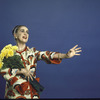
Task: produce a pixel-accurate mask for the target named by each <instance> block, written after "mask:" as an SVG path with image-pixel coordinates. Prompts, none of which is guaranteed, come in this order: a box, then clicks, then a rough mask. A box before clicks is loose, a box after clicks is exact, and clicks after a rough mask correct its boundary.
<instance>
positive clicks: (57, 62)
mask: <svg viewBox="0 0 100 100" xmlns="http://www.w3.org/2000/svg"><path fill="white" fill-rule="evenodd" d="M50 61H51V63H52V64H60V63H61V61H62V60H59V59H55V58H54V59H50Z"/></svg>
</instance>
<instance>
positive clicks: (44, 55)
mask: <svg viewBox="0 0 100 100" xmlns="http://www.w3.org/2000/svg"><path fill="white" fill-rule="evenodd" d="M56 53H58V52H52V51H38V50H36V51H35V56H37V60H44V61H45V62H46V63H47V64H60V63H61V61H62V59H57V58H53V56H54V54H56Z"/></svg>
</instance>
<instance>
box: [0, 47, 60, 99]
mask: <svg viewBox="0 0 100 100" xmlns="http://www.w3.org/2000/svg"><path fill="white" fill-rule="evenodd" d="M55 53H57V52H50V51H39V50H36V49H35V48H34V47H33V48H30V49H28V48H27V47H26V48H25V49H24V50H23V51H21V52H18V51H16V53H15V55H19V56H21V60H22V61H23V64H24V67H25V68H27V69H28V70H30V71H31V73H33V76H34V78H35V79H36V80H37V81H38V82H39V78H36V67H37V61H39V60H43V61H45V62H46V63H47V64H60V63H61V59H55V58H53V55H54V54H55ZM17 70H18V69H17V68H16V69H12V70H11V69H10V68H6V69H2V70H0V74H1V75H2V76H3V78H4V79H5V80H6V87H5V98H8V99H18V98H24V99H35V98H40V96H39V94H38V93H37V91H36V90H35V89H34V88H33V87H32V86H31V84H30V83H29V82H28V81H27V80H26V79H25V78H22V77H21V76H19V75H16V72H17Z"/></svg>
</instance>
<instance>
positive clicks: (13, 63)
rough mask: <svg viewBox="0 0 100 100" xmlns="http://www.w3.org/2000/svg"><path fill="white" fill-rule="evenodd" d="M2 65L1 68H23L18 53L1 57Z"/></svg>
mask: <svg viewBox="0 0 100 100" xmlns="http://www.w3.org/2000/svg"><path fill="white" fill-rule="evenodd" d="M3 63H4V64H3V67H2V69H5V68H11V69H13V68H19V69H20V68H24V66H23V62H22V61H21V57H20V56H19V55H14V56H12V57H8V58H4V59H3Z"/></svg>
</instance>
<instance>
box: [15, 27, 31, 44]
mask: <svg viewBox="0 0 100 100" xmlns="http://www.w3.org/2000/svg"><path fill="white" fill-rule="evenodd" d="M14 36H15V38H16V39H17V42H19V43H26V42H27V41H28V38H29V31H28V28H27V27H25V26H21V27H20V28H19V29H18V31H17V33H15V35H14Z"/></svg>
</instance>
